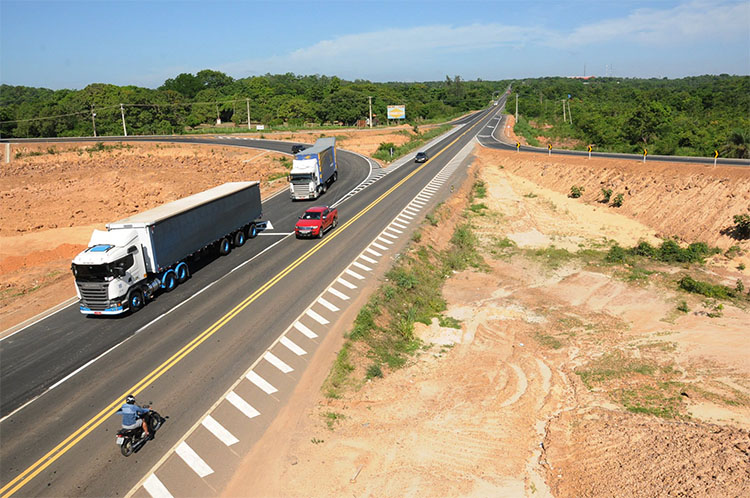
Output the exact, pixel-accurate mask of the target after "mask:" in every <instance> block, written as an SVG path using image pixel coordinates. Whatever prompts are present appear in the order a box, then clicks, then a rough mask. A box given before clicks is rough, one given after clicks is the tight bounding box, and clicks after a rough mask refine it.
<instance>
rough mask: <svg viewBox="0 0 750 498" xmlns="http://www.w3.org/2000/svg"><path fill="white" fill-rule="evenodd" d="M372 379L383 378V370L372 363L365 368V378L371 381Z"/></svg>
mask: <svg viewBox="0 0 750 498" xmlns="http://www.w3.org/2000/svg"><path fill="white" fill-rule="evenodd" d="M374 377H378V378H382V377H383V370H382V369H381V368H380V365H378V364H377V363H373V364H372V365H370V366H369V367H367V378H368V379H372V378H374Z"/></svg>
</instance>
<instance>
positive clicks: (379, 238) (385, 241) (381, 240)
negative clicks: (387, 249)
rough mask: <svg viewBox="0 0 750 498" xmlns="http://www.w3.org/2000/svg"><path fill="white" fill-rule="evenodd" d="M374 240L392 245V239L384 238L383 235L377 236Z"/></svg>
mask: <svg viewBox="0 0 750 498" xmlns="http://www.w3.org/2000/svg"><path fill="white" fill-rule="evenodd" d="M375 240H379V241H380V242H382V243H383V244H388V245H391V246H392V245H393V241H392V240H388V239H384V238H383V237H378V238H377V239H375Z"/></svg>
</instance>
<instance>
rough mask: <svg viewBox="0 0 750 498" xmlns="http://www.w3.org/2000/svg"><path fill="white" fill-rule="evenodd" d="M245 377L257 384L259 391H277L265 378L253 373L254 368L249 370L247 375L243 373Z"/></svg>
mask: <svg viewBox="0 0 750 498" xmlns="http://www.w3.org/2000/svg"><path fill="white" fill-rule="evenodd" d="M245 378H246V379H247V380H249V381H250V382H252V383H253V384H255V385H256V386H258V387H259V388H260V389H261V391H263V392H264V393H266V394H273V393H275V392H277V391H278V389H276V388H275V387H273V386H272V385H271V383H270V382H268V381H267V380H266V379H264V378H263V377H261V376H260V375H258V374H257V373H255V371H254V370H250V371H249V372H248V373H247V375H245Z"/></svg>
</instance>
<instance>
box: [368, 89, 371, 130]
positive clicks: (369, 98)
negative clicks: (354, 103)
mask: <svg viewBox="0 0 750 498" xmlns="http://www.w3.org/2000/svg"><path fill="white" fill-rule="evenodd" d="M367 100H369V101H370V129H372V97H369V96H368V97H367Z"/></svg>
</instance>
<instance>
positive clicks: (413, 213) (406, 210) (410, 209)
mask: <svg viewBox="0 0 750 498" xmlns="http://www.w3.org/2000/svg"><path fill="white" fill-rule="evenodd" d="M404 213H409V214H410V215H411V216H417V215H418V214H419V209H414V208H413V207H407V208H404ZM404 216H406V215H404Z"/></svg>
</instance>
